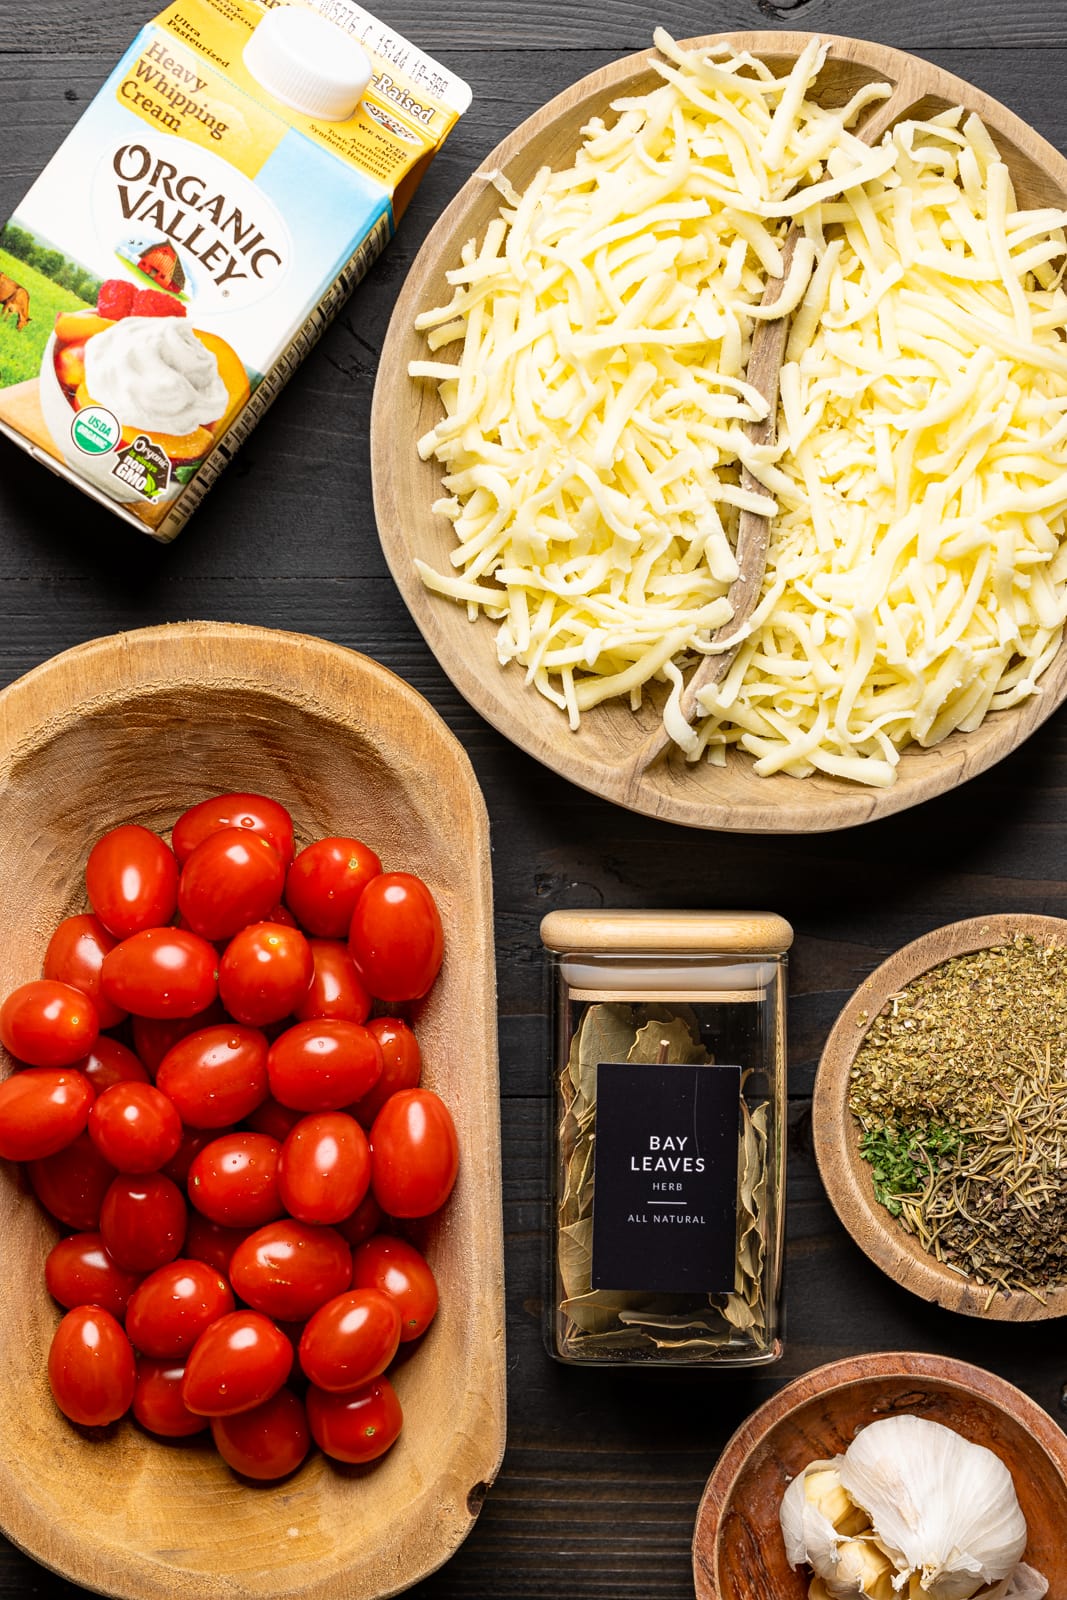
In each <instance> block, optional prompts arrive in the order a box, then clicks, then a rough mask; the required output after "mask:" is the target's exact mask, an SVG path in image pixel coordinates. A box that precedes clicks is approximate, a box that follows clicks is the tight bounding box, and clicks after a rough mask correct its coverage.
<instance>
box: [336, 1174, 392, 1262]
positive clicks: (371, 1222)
mask: <svg viewBox="0 0 1067 1600" xmlns="http://www.w3.org/2000/svg"><path fill="white" fill-rule="evenodd" d="M381 1225H382V1208H381V1206H380V1205H379V1204H378V1202H377V1200H375V1198H374V1194H373V1191H372V1190H370V1189H368V1191H367V1193H366V1194H365V1195H364V1196H363V1199H362V1200H361V1201H360V1202H359V1205H358V1206H357V1207H356V1209H355V1210H354V1211H353V1212H352V1214H351V1216H348V1217H343V1218H342V1219H341V1221H340V1222H338V1223H335V1224H334V1226H335V1227H336V1229H337V1231H338V1233H339V1234H341V1235H342V1237H343V1238H344V1239H346V1240H347V1241H348V1243H349V1244H350V1245H351V1247H352V1249H353V1250H354V1249H355V1248H356V1246H357V1244H362V1243H363V1241H364V1239H369V1238H370V1237H371V1235H372V1234H375V1233H377V1232H378V1229H379V1228H380V1227H381Z"/></svg>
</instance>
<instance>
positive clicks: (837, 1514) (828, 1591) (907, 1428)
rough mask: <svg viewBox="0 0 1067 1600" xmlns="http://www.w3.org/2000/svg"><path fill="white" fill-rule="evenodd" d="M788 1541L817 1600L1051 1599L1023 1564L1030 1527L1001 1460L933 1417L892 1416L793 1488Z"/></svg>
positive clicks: (784, 1513) (813, 1466)
mask: <svg viewBox="0 0 1067 1600" xmlns="http://www.w3.org/2000/svg"><path fill="white" fill-rule="evenodd" d="M780 1515H781V1524H782V1535H783V1539H784V1542H785V1548H786V1556H787V1558H788V1560H789V1564H790V1566H792V1567H794V1568H795V1567H799V1566H800V1565H801V1564H802V1563H803V1562H806V1563H807V1564H808V1565H809V1566H810V1567H811V1568H812V1570H813V1572H814V1574H815V1577H814V1578H813V1581H812V1585H811V1588H810V1590H809V1596H810V1597H811V1600H850V1597H855V1596H860V1597H865V1600H1041V1597H1042V1596H1044V1595H1045V1594H1047V1592H1048V1584H1047V1582H1046V1581H1045V1579H1044V1578H1043V1577H1042V1576H1041V1575H1040V1573H1037V1572H1034V1571H1033V1569H1032V1568H1030V1567H1027V1566H1023V1565H1021V1564H1020V1557H1021V1555H1022V1553H1023V1550H1024V1549H1025V1547H1026V1522H1025V1519H1024V1517H1023V1514H1022V1510H1021V1508H1020V1506H1019V1502H1018V1500H1017V1498H1016V1495H1015V1486H1014V1484H1013V1483H1012V1479H1011V1474H1010V1472H1009V1471H1008V1469H1007V1467H1006V1466H1005V1465H1004V1463H1003V1462H1002V1461H1001V1460H1000V1459H999V1457H998V1456H995V1455H994V1454H993V1452H992V1451H991V1450H986V1449H985V1448H984V1447H983V1446H982V1445H976V1444H972V1443H971V1442H970V1440H968V1439H964V1438H963V1437H962V1435H960V1434H958V1433H956V1432H955V1431H954V1430H953V1429H951V1428H946V1427H943V1426H942V1425H941V1424H940V1423H937V1422H928V1421H926V1420H925V1419H924V1418H922V1417H913V1416H897V1417H885V1418H883V1419H882V1420H881V1421H878V1422H872V1423H870V1424H869V1425H868V1426H867V1427H866V1428H863V1429H861V1431H860V1432H859V1433H858V1434H857V1436H856V1438H855V1439H854V1440H853V1442H852V1444H851V1445H850V1446H849V1448H848V1449H847V1450H846V1452H845V1454H844V1455H843V1456H835V1457H834V1459H833V1460H832V1461H813V1462H811V1463H810V1464H809V1465H808V1466H807V1467H806V1468H805V1469H804V1471H803V1472H801V1473H799V1474H798V1475H797V1477H796V1478H795V1479H794V1480H793V1482H792V1483H791V1484H790V1485H789V1488H788V1489H787V1490H786V1493H785V1495H784V1496H783V1499H782V1505H781V1513H780Z"/></svg>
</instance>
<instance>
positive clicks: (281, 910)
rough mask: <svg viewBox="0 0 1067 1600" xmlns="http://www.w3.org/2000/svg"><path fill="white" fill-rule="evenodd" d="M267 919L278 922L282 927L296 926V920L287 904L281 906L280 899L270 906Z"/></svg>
mask: <svg viewBox="0 0 1067 1600" xmlns="http://www.w3.org/2000/svg"><path fill="white" fill-rule="evenodd" d="M267 921H268V922H280V923H281V925H282V927H283V928H295V927H296V926H297V920H296V918H295V917H294V916H293V913H292V912H291V911H290V910H289V909H288V907H287V906H283V905H282V903H281V901H280V900H279V901H278V904H277V905H276V906H274V907H273V908H272V910H271V913H270V916H269V917H268V918H267Z"/></svg>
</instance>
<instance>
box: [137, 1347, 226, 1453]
mask: <svg viewBox="0 0 1067 1600" xmlns="http://www.w3.org/2000/svg"><path fill="white" fill-rule="evenodd" d="M184 1376H185V1368H184V1367H183V1366H182V1365H181V1364H180V1363H179V1362H177V1361H172V1360H170V1359H168V1358H166V1357H164V1358H162V1359H161V1358H159V1357H157V1356H138V1358H137V1387H136V1388H135V1389H134V1391H133V1414H134V1416H135V1417H136V1418H137V1421H138V1422H139V1423H140V1424H141V1427H142V1428H147V1429H148V1432H149V1433H156V1434H158V1435H159V1436H160V1438H161V1439H186V1438H188V1437H189V1436H190V1434H194V1433H203V1432H204V1430H205V1429H206V1428H207V1427H208V1420H207V1418H206V1417H198V1416H196V1415H195V1414H194V1413H193V1412H192V1411H190V1410H189V1408H188V1407H187V1406H186V1404H185V1401H184V1400H183V1399H182V1379H183V1378H184Z"/></svg>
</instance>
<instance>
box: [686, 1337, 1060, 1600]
mask: <svg viewBox="0 0 1067 1600" xmlns="http://www.w3.org/2000/svg"><path fill="white" fill-rule="evenodd" d="M902 1412H906V1413H910V1414H913V1415H916V1416H922V1417H926V1418H928V1419H929V1420H930V1421H932V1422H940V1423H942V1424H944V1426H945V1427H949V1428H955V1429H956V1431H957V1432H958V1433H961V1434H963V1436H964V1437H965V1438H967V1439H971V1440H972V1441H973V1442H974V1443H975V1444H981V1445H985V1446H986V1448H987V1449H989V1450H992V1451H993V1452H994V1453H995V1454H996V1455H998V1456H999V1457H1000V1458H1001V1460H1002V1461H1003V1462H1004V1464H1005V1465H1006V1466H1007V1468H1008V1470H1009V1471H1010V1472H1011V1474H1012V1477H1013V1479H1014V1481H1015V1490H1016V1493H1017V1495H1018V1497H1019V1504H1020V1506H1021V1508H1022V1512H1023V1515H1024V1517H1025V1518H1026V1527H1027V1534H1028V1539H1027V1545H1026V1550H1025V1551H1024V1553H1023V1559H1024V1560H1025V1561H1026V1562H1028V1563H1029V1565H1031V1566H1032V1567H1034V1568H1036V1570H1037V1571H1038V1572H1040V1573H1042V1574H1043V1575H1044V1576H1045V1577H1046V1578H1047V1579H1048V1582H1049V1597H1050V1600H1055V1597H1057V1596H1062V1595H1067V1543H1065V1541H1064V1538H1063V1529H1064V1527H1065V1526H1067V1438H1065V1437H1064V1434H1063V1430H1062V1429H1061V1428H1060V1427H1058V1426H1057V1424H1056V1423H1055V1422H1053V1420H1052V1418H1051V1417H1050V1416H1049V1415H1048V1413H1047V1412H1046V1411H1043V1410H1042V1408H1041V1407H1040V1406H1039V1405H1037V1403H1036V1402H1035V1401H1033V1400H1031V1399H1030V1398H1029V1396H1027V1395H1025V1394H1023V1393H1022V1392H1021V1390H1019V1389H1016V1388H1015V1387H1014V1386H1013V1385H1012V1384H1010V1383H1006V1382H1005V1381H1004V1379H1003V1378H998V1377H996V1376H994V1374H993V1373H991V1372H986V1371H984V1370H983V1369H982V1368H981V1367H975V1366H971V1365H970V1364H969V1363H968V1362H964V1361H956V1360H954V1359H953V1358H951V1357H948V1356H939V1355H923V1354H919V1353H915V1352H892V1353H884V1354H883V1353H878V1354H875V1355H860V1356H849V1357H846V1358H845V1359H844V1360H842V1361H833V1362H830V1363H829V1364H828V1365H827V1366H823V1367H817V1368H815V1369H814V1370H813V1371H811V1372H808V1373H805V1375H804V1376H803V1377H801V1378H796V1379H794V1381H793V1382H792V1383H790V1384H787V1385H786V1387H785V1388H784V1389H780V1390H779V1391H778V1393H777V1394H775V1395H772V1397H771V1399H770V1400H768V1401H766V1402H765V1403H764V1404H763V1405H762V1406H760V1408H759V1410H758V1411H755V1412H753V1414H752V1416H751V1417H749V1419H748V1421H747V1422H745V1423H743V1424H742V1426H741V1427H740V1428H739V1429H738V1430H737V1432H736V1433H735V1434H734V1436H733V1438H732V1439H731V1440H730V1442H729V1443H728V1444H727V1446H726V1449H725V1450H724V1451H723V1453H722V1455H721V1456H720V1458H719V1461H718V1464H717V1465H716V1467H715V1469H714V1471H713V1472H712V1474H711V1477H710V1478H709V1479H708V1483H707V1487H706V1488H705V1490H704V1494H703V1497H702V1499H701V1502H700V1507H699V1509H698V1511H697V1516H696V1523H695V1526H694V1531H693V1581H694V1584H695V1587H696V1600H806V1597H807V1593H808V1583H809V1580H810V1573H808V1572H807V1571H806V1570H805V1571H793V1569H792V1568H791V1567H790V1566H789V1564H788V1562H787V1561H786V1555H785V1545H784V1543H783V1541H782V1533H781V1523H780V1521H779V1507H780V1506H781V1503H782V1496H783V1494H784V1493H785V1491H786V1489H787V1488H788V1487H789V1484H790V1483H791V1482H792V1480H793V1478H795V1477H796V1475H797V1473H798V1472H801V1471H803V1469H804V1467H806V1466H807V1465H808V1463H809V1462H810V1461H817V1460H820V1459H827V1458H829V1457H832V1456H835V1455H837V1454H838V1453H839V1452H841V1451H844V1450H846V1449H847V1448H848V1446H849V1445H850V1444H851V1442H852V1440H853V1439H854V1438H855V1436H856V1434H857V1433H858V1432H859V1430H860V1428H862V1427H865V1426H866V1425H867V1424H868V1423H869V1422H875V1421H877V1420H878V1419H879V1418H881V1417H885V1416H892V1415H894V1414H899V1413H902Z"/></svg>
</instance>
